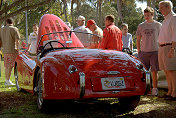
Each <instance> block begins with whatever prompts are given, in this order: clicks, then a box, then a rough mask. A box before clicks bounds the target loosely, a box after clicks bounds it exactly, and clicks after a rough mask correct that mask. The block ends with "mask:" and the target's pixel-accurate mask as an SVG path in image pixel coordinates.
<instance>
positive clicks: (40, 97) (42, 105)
mask: <svg viewBox="0 0 176 118" xmlns="http://www.w3.org/2000/svg"><path fill="white" fill-rule="evenodd" d="M37 79H38V81H37V105H38V109H39V110H44V109H45V106H46V100H44V99H43V78H42V75H41V71H40V70H39V71H38V74H37Z"/></svg>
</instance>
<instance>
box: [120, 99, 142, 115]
mask: <svg viewBox="0 0 176 118" xmlns="http://www.w3.org/2000/svg"><path fill="white" fill-rule="evenodd" d="M118 100H119V103H120V109H121V110H122V111H123V112H128V111H134V109H135V108H136V107H137V106H138V103H139V101H140V96H131V97H127V98H118Z"/></svg>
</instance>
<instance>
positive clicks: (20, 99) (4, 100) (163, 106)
mask: <svg viewBox="0 0 176 118" xmlns="http://www.w3.org/2000/svg"><path fill="white" fill-rule="evenodd" d="M4 81H5V74H4V66H3V61H1V77H0V118H101V117H102V118H117V117H123V118H134V117H135V118H143V117H145V118H151V117H152V118H161V117H162V118H167V117H170V118H174V117H176V110H175V107H176V101H165V100H163V99H161V98H157V97H153V96H141V101H140V103H139V105H138V107H137V108H136V109H135V110H134V111H132V112H128V113H120V112H119V111H120V108H119V106H118V105H117V99H112V98H106V99H104V98H102V99H99V101H101V102H100V103H96V104H87V103H86V104H85V103H68V102H62V103H56V104H54V105H53V106H52V107H51V106H50V107H49V109H48V110H46V111H45V112H41V111H39V110H38V108H37V104H36V96H34V95H32V94H29V93H26V92H18V91H17V90H16V88H15V86H14V87H6V86H5V85H4ZM11 81H12V82H13V83H15V78H14V76H13V72H12V75H11ZM159 93H160V94H164V93H166V92H165V91H164V90H159ZM103 101H104V102H103Z"/></svg>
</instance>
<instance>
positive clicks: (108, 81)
mask: <svg viewBox="0 0 176 118" xmlns="http://www.w3.org/2000/svg"><path fill="white" fill-rule="evenodd" d="M101 84H102V89H103V90H112V89H113V90H114V89H124V88H126V86H125V81H124V78H123V77H112V78H101Z"/></svg>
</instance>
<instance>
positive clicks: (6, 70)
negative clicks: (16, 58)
mask: <svg viewBox="0 0 176 118" xmlns="http://www.w3.org/2000/svg"><path fill="white" fill-rule="evenodd" d="M12 68H13V67H6V68H5V78H6V80H10V76H11V71H12Z"/></svg>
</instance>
